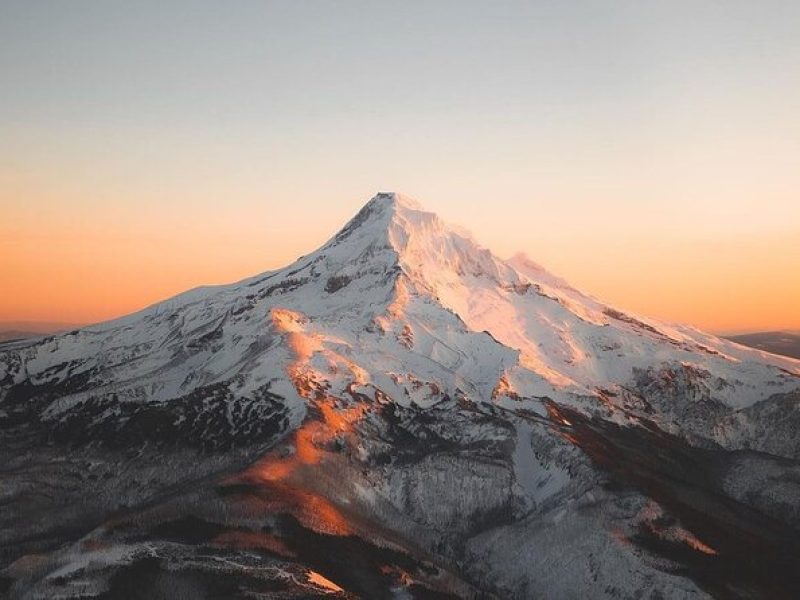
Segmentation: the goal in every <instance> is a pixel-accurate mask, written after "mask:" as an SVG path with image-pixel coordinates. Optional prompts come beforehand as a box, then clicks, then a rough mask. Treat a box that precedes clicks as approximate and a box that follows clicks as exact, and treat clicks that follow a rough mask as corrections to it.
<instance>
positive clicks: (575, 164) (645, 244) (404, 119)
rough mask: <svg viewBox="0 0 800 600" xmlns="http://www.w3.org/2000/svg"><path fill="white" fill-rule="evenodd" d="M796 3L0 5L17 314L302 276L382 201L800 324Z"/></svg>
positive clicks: (2, 254) (589, 266) (8, 288)
mask: <svg viewBox="0 0 800 600" xmlns="http://www.w3.org/2000/svg"><path fill="white" fill-rule="evenodd" d="M798 32H800V3H799V2H796V1H784V2H778V1H761V2H756V1H752V2H740V1H737V0H726V1H719V2H711V1H707V0H691V1H669V2H641V1H630V2H626V1H616V2H607V1H575V2H565V1H552V2H543V1H538V2H537V1H525V2H522V1H520V2H513V1H505V2H487V1H481V2H474V1H466V0H458V1H435V0H427V1H424V2H423V1H419V2H416V1H406V2H391V3H390V2H367V1H363V2H362V1H352V0H338V1H336V2H326V1H322V0H319V1H301V0H286V1H284V2H274V1H270V2H267V1H259V2H256V1H238V2H222V1H217V2H203V1H197V0H192V1H188V0H187V1H185V2H179V1H171V2H145V1H139V2H121V1H114V0H103V1H96V2H85V1H79V0H74V1H70V2H64V1H46V0H37V1H35V2H32V1H30V0H1V1H0V209H1V211H0V321H3V320H5V321H8V320H47V321H73V322H87V321H95V320H101V319H106V318H110V317H113V316H117V315H120V314H123V313H126V312H130V311H132V310H135V309H137V308H140V307H142V306H144V305H146V304H149V303H152V302H154V301H157V300H159V299H162V298H164V297H166V296H169V295H171V294H174V293H177V292H179V291H182V290H184V289H186V288H188V287H192V286H195V285H199V284H203V283H223V282H229V281H233V280H236V279H239V278H243V277H245V276H248V275H252V274H255V273H257V272H260V271H264V270H267V269H271V268H275V267H278V266H282V265H283V264H286V263H288V262H290V261H291V260H293V259H295V258H296V257H297V256H299V255H300V254H304V253H307V252H309V251H311V250H312V249H314V248H315V247H317V246H318V245H320V244H321V243H322V242H324V241H325V239H326V238H327V237H329V236H330V235H332V234H333V233H334V232H335V231H336V230H337V229H338V228H339V227H340V226H341V225H342V224H343V223H344V222H345V221H346V220H347V219H348V218H349V217H350V216H352V214H353V213H355V212H356V211H357V210H358V208H359V207H360V206H361V205H362V204H363V203H365V202H366V201H367V200H368V199H369V198H370V197H371V196H372V195H373V194H374V193H375V192H376V191H378V190H394V191H400V192H403V193H405V194H407V195H410V196H412V197H415V198H416V199H417V200H419V201H420V202H421V203H422V204H423V205H425V206H426V207H427V208H429V209H430V210H433V211H435V212H438V213H439V214H441V215H442V216H443V217H444V218H445V219H447V220H450V221H453V222H456V223H458V224H460V225H463V226H465V227H467V228H468V229H471V230H472V231H473V232H474V234H475V235H476V237H477V238H478V239H479V240H480V241H482V242H483V243H484V244H485V245H487V246H489V247H491V248H492V249H493V250H494V251H495V252H496V253H497V254H499V255H501V256H508V255H511V254H513V253H514V252H516V251H524V252H526V253H527V254H529V255H530V256H531V257H532V258H534V259H535V260H537V261H538V262H540V263H542V264H544V265H545V266H547V267H548V268H550V269H551V270H552V271H554V272H556V273H558V274H560V275H562V276H563V277H565V278H566V279H568V280H570V281H571V282H572V283H573V284H575V285H576V286H577V287H579V288H582V289H583V290H585V291H587V292H589V293H592V294H594V295H596V296H599V297H600V298H602V299H604V300H607V301H609V302H611V303H613V304H616V305H618V306H620V307H622V308H625V309H629V310H633V311H637V312H639V313H643V314H647V315H651V316H656V317H660V318H663V319H666V320H673V321H685V322H689V323H693V324H695V325H698V326H700V327H703V328H706V329H710V330H713V331H744V330H755V329H774V328H795V329H800V194H799V193H798V192H800V111H799V110H798V107H800V34H798Z"/></svg>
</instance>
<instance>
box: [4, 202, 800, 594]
mask: <svg viewBox="0 0 800 600" xmlns="http://www.w3.org/2000/svg"><path fill="white" fill-rule="evenodd" d="M720 302H724V299H720ZM799 428H800V361H798V360H794V359H791V358H785V357H779V356H775V355H771V354H768V353H765V352H761V351H758V350H754V349H749V348H745V347H743V346H740V345H737V344H736V343H733V342H731V341H727V340H722V339H719V338H716V337H714V336H712V335H708V334H705V333H703V332H701V331H698V330H696V329H694V328H691V327H686V326H680V325H666V324H664V323H661V322H658V321H654V320H652V319H647V318H642V317H638V316H634V315H631V314H627V313H625V312H623V311H621V310H617V309H615V308H613V307H611V306H608V305H606V304H604V303H602V302H601V301H598V300H596V299H594V298H591V297H589V296H587V295H585V294H582V293H581V292H580V291H578V290H576V289H574V288H572V287H570V286H569V285H568V284H567V283H566V282H564V281H563V280H561V279H559V278H558V277H556V276H554V275H552V274H550V273H548V272H547V271H546V270H544V269H543V268H542V267H540V266H538V265H537V264H536V263H534V262H532V261H531V260H529V259H528V258H527V257H525V256H522V255H519V256H515V257H514V258H512V259H510V260H501V259H500V258H498V257H496V256H495V255H494V254H492V253H491V252H490V251H489V250H487V249H485V248H482V247H480V246H479V245H478V244H477V243H476V242H475V241H473V240H472V239H471V238H470V237H469V236H468V235H466V234H464V233H462V232H460V230H457V229H454V228H451V227H449V226H448V225H447V224H445V223H443V222H442V221H441V220H440V219H439V218H438V217H437V216H436V215H434V214H432V213H429V212H426V211H424V210H423V209H422V208H420V207H419V206H417V205H416V204H415V203H414V202H412V201H410V200H408V199H406V198H404V197H402V196H400V195H397V194H392V193H381V194H378V195H377V196H375V197H374V198H373V199H372V200H370V201H369V202H368V203H367V204H366V206H364V208H363V209H362V210H361V211H360V212H359V213H358V214H357V215H356V216H355V217H354V218H353V219H352V220H351V221H350V222H349V223H348V224H347V225H345V227H344V228H343V229H342V230H341V231H339V232H338V233H337V234H336V235H335V236H334V237H333V238H332V239H331V240H330V241H329V242H328V243H326V244H325V245H324V246H322V247H321V248H320V249H318V250H317V251H315V252H313V253H312V254H309V255H308V256H304V257H302V258H300V259H299V260H297V262H295V263H294V264H292V265H290V266H288V267H286V268H283V269H280V270H277V271H272V272H268V273H263V274H261V275H257V276H255V277H253V278H250V279H247V280H244V281H241V282H239V283H235V284H232V285H225V286H219V287H206V288H199V289H195V290H192V291H189V292H187V293H185V294H182V295H180V296H177V297H175V298H172V299H169V300H167V301H164V302H162V303H160V304H156V305H154V306H151V307H149V308H147V309H145V310H142V311H141V312H138V313H136V314H133V315H130V316H127V317H124V318H121V319H118V320H115V321H111V322H108V323H102V324H99V325H92V326H89V327H85V328H82V329H78V330H75V331H70V332H67V333H61V334H58V335H54V336H50V337H44V338H42V337H39V338H34V339H23V340H17V341H8V342H5V343H2V344H0V456H2V461H0V595H5V596H7V597H9V598H130V599H134V598H136V599H145V598H147V599H154V598H155V599H157V598H173V599H174V598H177V599H181V598H187V599H188V598H368V599H373V598H498V599H506V598H555V599H558V598H693V599H695V598H696V599H700V598H708V597H714V598H798V597H800V536H798V532H799V531H800V435H798V434H797V432H798V431H799V430H800V429H799Z"/></svg>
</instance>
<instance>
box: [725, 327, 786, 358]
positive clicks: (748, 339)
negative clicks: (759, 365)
mask: <svg viewBox="0 0 800 600" xmlns="http://www.w3.org/2000/svg"><path fill="white" fill-rule="evenodd" d="M728 339H729V340H731V341H732V342H736V343H737V344H742V345H743V346H749V347H751V348H758V349H759V350H764V351H765V352H771V353H772V354H780V355H782V356H790V357H792V358H800V333H796V332H791V331H762V332H759V333H744V334H741V335H731V336H728Z"/></svg>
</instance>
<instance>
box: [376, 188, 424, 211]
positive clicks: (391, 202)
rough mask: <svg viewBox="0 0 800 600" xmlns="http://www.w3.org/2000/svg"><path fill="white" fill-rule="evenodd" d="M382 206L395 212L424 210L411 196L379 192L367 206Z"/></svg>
mask: <svg viewBox="0 0 800 600" xmlns="http://www.w3.org/2000/svg"><path fill="white" fill-rule="evenodd" d="M370 205H373V206H381V207H388V208H391V209H393V210H397V209H403V208H405V209H411V210H422V209H423V208H422V206H421V205H420V204H419V202H417V201H416V200H414V199H413V198H410V197H409V196H406V195H404V194H398V193H397V192H378V193H377V194H375V196H373V197H372V199H371V200H370V201H369V202H367V204H366V206H370Z"/></svg>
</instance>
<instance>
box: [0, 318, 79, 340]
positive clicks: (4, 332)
mask: <svg viewBox="0 0 800 600" xmlns="http://www.w3.org/2000/svg"><path fill="white" fill-rule="evenodd" d="M77 327H80V325H77V324H75V323H62V322H53V321H0V342H5V341H8V340H21V339H25V338H32V337H39V336H41V335H50V334H53V333H59V332H61V331H68V330H70V329H75V328H77Z"/></svg>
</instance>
